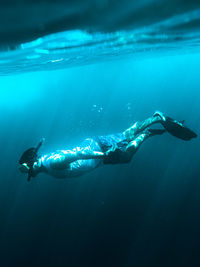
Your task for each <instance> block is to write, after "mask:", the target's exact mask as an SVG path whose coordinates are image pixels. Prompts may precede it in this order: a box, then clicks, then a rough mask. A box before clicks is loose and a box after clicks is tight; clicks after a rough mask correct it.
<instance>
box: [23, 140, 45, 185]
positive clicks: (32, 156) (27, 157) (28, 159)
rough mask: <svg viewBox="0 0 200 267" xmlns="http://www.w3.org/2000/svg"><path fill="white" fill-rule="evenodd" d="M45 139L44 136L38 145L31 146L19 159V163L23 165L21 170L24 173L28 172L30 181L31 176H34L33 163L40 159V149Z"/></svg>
mask: <svg viewBox="0 0 200 267" xmlns="http://www.w3.org/2000/svg"><path fill="white" fill-rule="evenodd" d="M44 141H45V139H44V138H42V139H41V140H40V142H39V144H38V145H37V146H36V147H31V148H29V149H27V150H26V151H25V152H24V153H23V154H22V156H21V158H20V160H19V164H20V165H21V166H20V168H19V170H20V171H21V172H22V173H28V179H27V180H28V182H29V181H30V180H31V177H34V176H35V175H34V174H33V165H34V163H35V162H37V160H38V154H37V153H38V150H39V149H40V147H41V146H42V144H43V143H44Z"/></svg>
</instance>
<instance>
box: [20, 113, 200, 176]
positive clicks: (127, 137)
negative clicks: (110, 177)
mask: <svg viewBox="0 0 200 267" xmlns="http://www.w3.org/2000/svg"><path fill="white" fill-rule="evenodd" d="M156 123H160V124H161V125H162V126H163V129H153V128H150V126H151V125H152V124H156ZM165 132H168V133H170V134H171V135H173V136H175V137H177V138H180V139H182V140H185V141H189V140H191V139H192V138H195V137H197V134H196V133H195V132H193V131H192V130H190V129H189V128H188V127H186V126H185V125H184V121H177V120H174V119H172V118H170V117H168V116H165V115H164V114H163V113H162V112H160V111H156V112H155V113H154V114H153V116H151V117H150V118H147V119H146V120H144V121H141V122H140V121H138V122H136V123H135V124H134V125H133V126H131V127H130V128H128V129H126V130H125V131H124V132H122V133H117V134H112V135H106V136H97V137H95V138H87V139H85V140H84V141H83V143H82V144H81V146H78V147H76V148H74V149H71V150H57V151H55V152H53V153H49V154H46V155H41V156H38V150H39V148H40V147H41V145H42V144H43V142H44V139H42V140H41V141H40V142H39V144H38V145H37V147H36V148H29V149H28V150H26V151H25V152H24V153H23V154H22V156H21V158H20V160H19V164H20V167H19V170H20V171H21V172H22V173H26V174H28V181H30V179H31V177H36V176H37V175H38V174H39V173H46V174H48V175H51V176H53V177H56V178H71V177H75V176H81V175H83V174H85V173H87V172H89V171H91V170H93V169H95V168H97V167H99V166H102V165H104V164H122V163H129V162H130V161H131V159H132V157H133V155H134V154H135V153H136V151H137V150H138V148H139V147H140V145H141V144H142V143H143V142H144V141H145V140H146V139H147V138H149V137H151V136H154V135H162V134H163V133H165Z"/></svg>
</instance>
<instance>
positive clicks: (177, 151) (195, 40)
mask: <svg viewBox="0 0 200 267" xmlns="http://www.w3.org/2000/svg"><path fill="white" fill-rule="evenodd" d="M105 2H106V1H105ZM155 2H156V1H149V3H151V4H152V5H153V6H154V5H155ZM179 2H184V1H179ZM141 3H143V6H145V7H146V3H147V1H141ZM177 5H178V2H177ZM139 7H140V8H141V6H139ZM139 7H138V12H139ZM183 7H185V8H183ZM182 8H183V9H184V12H183V13H181V14H178V12H177V14H175V15H173V16H171V17H165V16H164V15H163V17H160V20H159V21H157V20H156V18H155V17H154V19H152V20H151V21H153V22H154V23H151V24H150V25H148V27H147V26H144V25H142V27H137V28H134V29H130V26H129V27H127V25H126V27H127V29H121V28H122V27H121V28H120V27H119V29H117V30H116V29H115V30H112V31H109V32H103V31H100V30H99V31H96V32H88V31H86V30H84V29H82V28H78V29H76V30H74V29H70V30H68V31H62V32H54V33H51V35H45V36H40V37H37V38H33V40H31V41H30V42H22V43H20V44H17V45H16V46H15V47H14V48H13V49H12V50H11V49H3V50H2V52H1V53H0V74H1V77H0V84H1V98H0V111H1V117H0V122H1V131H0V142H1V150H2V156H1V164H0V165H1V175H0V176H1V179H0V188H1V189H0V211H1V220H0V255H1V256H0V266H2V267H10V266H70V267H71V266H72V267H74V266H81V267H82V266H83V267H85V266H86V267H88V266H95V267H96V266H98V267H102V266H115V267H117V266H120V267H121V266H122V267H129V266H139V267H140V266H188V267H189V266H199V264H200V260H199V240H200V230H199V225H200V215H199V214H200V207H199V206H200V194H199V192H200V180H199V151H200V145H199V138H197V139H193V140H192V141H190V142H184V141H182V140H179V139H177V138H175V137H172V136H170V135H169V134H165V135H163V136H156V137H152V138H151V139H148V140H147V141H145V143H144V144H143V145H142V147H141V148H140V150H139V151H138V152H137V154H136V155H135V156H134V158H133V160H132V162H131V163H130V164H124V165H114V166H112V165H107V166H103V167H101V168H98V169H96V170H95V171H93V172H91V173H89V174H86V175H85V176H82V177H79V178H74V179H62V180H59V179H54V178H52V177H49V176H47V175H45V174H40V175H38V176H37V177H36V178H35V179H32V181H31V182H30V183H28V182H27V179H26V177H25V176H24V175H23V174H21V173H20V172H19V170H18V160H19V157H20V156H21V153H22V152H23V151H24V150H26V149H27V148H29V147H32V146H35V145H36V144H37V143H38V141H39V140H40V138H41V137H45V139H46V141H45V144H44V145H43V147H42V148H41V150H40V152H41V153H47V152H50V151H54V150H55V149H60V148H62V149H63V148H72V147H74V146H76V145H78V144H80V142H81V141H82V140H83V139H84V138H86V137H92V136H96V135H104V134H110V133H116V132H120V131H123V130H124V129H126V128H127V127H129V126H131V125H132V124H133V123H134V122H135V121H137V120H142V119H145V118H147V117H148V116H150V115H152V114H153V112H154V111H155V110H158V109H159V110H162V111H163V112H164V113H166V114H168V115H169V116H171V117H174V118H176V119H178V120H182V119H184V120H185V123H186V125H188V126H189V127H190V128H192V129H193V130H194V131H195V132H197V134H198V133H199V132H200V125H199V120H200V112H199V103H200V94H199V83H200V81H199V69H200V50H199V46H198V45H199V29H198V27H192V26H194V25H198V23H197V22H198V19H199V9H197V8H195V9H193V10H190V9H189V8H188V6H187V4H186V3H185V6H182ZM187 8H188V10H187ZM136 10H137V8H136ZM118 12H119V11H118ZM121 12H122V11H121ZM147 24H148V23H147ZM191 25H192V26H191ZM189 26H191V27H189ZM172 29H173V31H172ZM65 30H66V29H65ZM38 38H39V39H38ZM8 47H9V46H8ZM8 47H7V48H8Z"/></svg>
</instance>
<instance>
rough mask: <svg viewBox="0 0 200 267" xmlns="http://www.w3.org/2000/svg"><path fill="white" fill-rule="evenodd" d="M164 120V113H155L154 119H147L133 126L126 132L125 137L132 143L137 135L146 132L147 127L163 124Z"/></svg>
mask: <svg viewBox="0 0 200 267" xmlns="http://www.w3.org/2000/svg"><path fill="white" fill-rule="evenodd" d="M164 120H165V117H162V113H160V112H155V113H154V115H153V116H152V117H150V118H147V119H146V120H144V121H138V122H136V123H135V124H134V125H133V126H131V127H130V128H128V129H127V130H125V131H124V135H125V137H126V139H127V140H128V141H129V142H130V141H132V140H135V137H136V135H137V134H139V133H140V132H142V131H144V130H145V129H146V128H147V127H149V126H151V125H152V124H154V123H162V122H163V121H164ZM141 138H142V137H141Z"/></svg>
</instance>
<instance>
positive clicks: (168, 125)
mask: <svg viewBox="0 0 200 267" xmlns="http://www.w3.org/2000/svg"><path fill="white" fill-rule="evenodd" d="M165 119H166V120H165V121H163V122H162V125H163V127H164V128H165V129H166V130H167V131H168V132H169V133H170V134H171V135H173V136H175V137H177V138H180V139H182V140H185V141H189V140H191V139H192V138H195V137H197V134H196V133H195V132H193V131H192V130H190V129H189V128H188V127H186V126H185V125H184V124H183V123H184V121H177V120H174V119H172V118H170V117H167V116H166V117H165Z"/></svg>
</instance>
